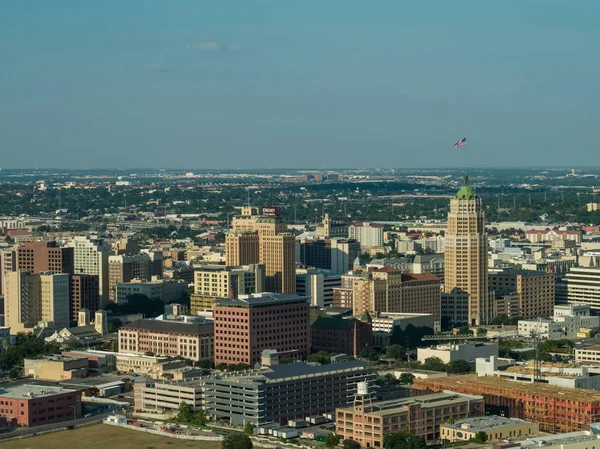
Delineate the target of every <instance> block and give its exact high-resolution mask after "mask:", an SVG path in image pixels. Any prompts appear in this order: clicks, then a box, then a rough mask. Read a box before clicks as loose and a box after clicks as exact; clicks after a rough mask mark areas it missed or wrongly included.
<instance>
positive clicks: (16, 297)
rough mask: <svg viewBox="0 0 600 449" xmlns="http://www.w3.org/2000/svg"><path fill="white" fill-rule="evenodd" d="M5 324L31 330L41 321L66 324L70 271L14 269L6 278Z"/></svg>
mask: <svg viewBox="0 0 600 449" xmlns="http://www.w3.org/2000/svg"><path fill="white" fill-rule="evenodd" d="M6 280H7V282H6V293H7V296H6V315H5V322H6V325H7V326H9V327H10V328H11V330H13V331H14V332H22V331H25V330H31V328H33V327H34V326H36V325H37V324H38V323H39V322H40V321H46V322H53V323H54V325H55V326H57V327H66V326H68V325H69V321H70V315H71V314H70V309H69V275H68V274H46V273H41V274H40V273H30V272H28V271H21V270H19V271H15V272H12V273H8V276H7V278H6Z"/></svg>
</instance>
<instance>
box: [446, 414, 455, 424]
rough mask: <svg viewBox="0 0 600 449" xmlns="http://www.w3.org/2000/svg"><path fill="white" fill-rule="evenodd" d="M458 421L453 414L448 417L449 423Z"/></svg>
mask: <svg viewBox="0 0 600 449" xmlns="http://www.w3.org/2000/svg"><path fill="white" fill-rule="evenodd" d="M455 422H456V421H455V420H454V417H453V416H451V417H450V418H448V424H454V423H455Z"/></svg>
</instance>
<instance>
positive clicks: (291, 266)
mask: <svg viewBox="0 0 600 449" xmlns="http://www.w3.org/2000/svg"><path fill="white" fill-rule="evenodd" d="M260 212H261V214H262V215H258V210H257V209H256V208H252V207H245V208H243V209H242V214H245V215H242V216H240V217H234V218H233V221H232V231H231V232H230V233H229V234H228V235H227V238H226V241H225V244H226V255H225V258H226V263H227V265H249V264H257V263H258V264H262V265H264V266H265V290H267V291H270V292H274V293H294V292H295V291H296V243H295V238H294V236H293V235H291V234H287V225H286V224H285V223H282V222H281V221H280V220H279V218H278V216H277V215H278V209H277V208H275V207H263V208H262V209H261V211H260Z"/></svg>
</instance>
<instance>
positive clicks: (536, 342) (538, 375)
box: [530, 318, 542, 382]
mask: <svg viewBox="0 0 600 449" xmlns="http://www.w3.org/2000/svg"><path fill="white" fill-rule="evenodd" d="M541 326H542V319H541V318H538V319H537V323H536V326H535V328H534V329H532V330H531V334H530V335H531V338H532V339H533V348H534V350H535V351H534V352H535V358H534V360H533V381H534V382H541V381H542V372H541V367H540V339H541Z"/></svg>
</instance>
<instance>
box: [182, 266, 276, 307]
mask: <svg viewBox="0 0 600 449" xmlns="http://www.w3.org/2000/svg"><path fill="white" fill-rule="evenodd" d="M264 288H265V266H264V265H259V264H254V265H246V266H223V265H206V266H202V267H200V268H198V269H196V270H195V271H194V294H193V295H191V297H190V310H191V312H192V314H195V313H196V312H198V311H201V310H204V309H208V308H212V307H214V305H215V301H216V299H217V298H227V297H236V296H237V295H249V294H252V293H261V292H263V291H264Z"/></svg>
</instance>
